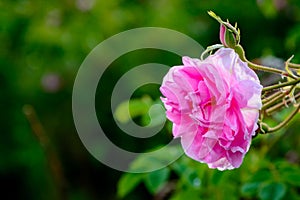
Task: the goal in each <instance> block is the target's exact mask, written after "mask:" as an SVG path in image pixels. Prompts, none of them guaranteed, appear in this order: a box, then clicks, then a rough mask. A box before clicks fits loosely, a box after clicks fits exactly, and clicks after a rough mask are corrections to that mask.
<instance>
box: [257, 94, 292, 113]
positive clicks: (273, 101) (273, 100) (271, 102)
mask: <svg viewBox="0 0 300 200" xmlns="http://www.w3.org/2000/svg"><path fill="white" fill-rule="evenodd" d="M285 95H286V93H285V92H281V91H279V93H277V95H276V96H273V98H268V99H269V100H268V101H266V102H265V103H264V102H263V106H262V108H261V110H265V109H266V108H268V107H270V106H272V105H273V104H274V103H275V102H276V101H278V100H279V99H281V98H283V97H284V96H285Z"/></svg>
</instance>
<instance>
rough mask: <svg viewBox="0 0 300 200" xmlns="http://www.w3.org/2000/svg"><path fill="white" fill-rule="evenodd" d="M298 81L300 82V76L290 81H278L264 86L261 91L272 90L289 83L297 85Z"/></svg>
mask: <svg viewBox="0 0 300 200" xmlns="http://www.w3.org/2000/svg"><path fill="white" fill-rule="evenodd" d="M299 82H300V78H298V79H296V80H292V81H288V82H284V83H279V84H275V85H271V86H267V87H264V88H263V89H262V91H263V92H265V91H268V90H274V89H278V88H282V87H285V86H289V85H297V84H298V83H299Z"/></svg>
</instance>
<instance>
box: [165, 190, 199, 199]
mask: <svg viewBox="0 0 300 200" xmlns="http://www.w3.org/2000/svg"><path fill="white" fill-rule="evenodd" d="M188 199H191V200H201V199H202V198H200V192H199V190H194V189H191V188H188V189H186V190H181V191H178V192H177V193H175V194H174V195H173V196H172V197H171V198H170V200H188Z"/></svg>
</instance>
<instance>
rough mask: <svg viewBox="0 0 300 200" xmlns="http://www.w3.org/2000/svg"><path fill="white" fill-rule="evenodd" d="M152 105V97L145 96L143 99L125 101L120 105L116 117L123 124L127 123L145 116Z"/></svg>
mask: <svg viewBox="0 0 300 200" xmlns="http://www.w3.org/2000/svg"><path fill="white" fill-rule="evenodd" d="M151 104H152V100H151V99H150V97H148V96H145V97H143V98H141V99H132V100H130V101H124V102H122V103H121V104H120V105H118V107H117V109H116V111H115V113H114V116H115V118H116V119H117V120H118V121H119V122H121V123H127V122H128V121H129V120H131V119H132V118H135V117H137V116H141V115H145V114H146V113H148V110H149V108H150V106H151Z"/></svg>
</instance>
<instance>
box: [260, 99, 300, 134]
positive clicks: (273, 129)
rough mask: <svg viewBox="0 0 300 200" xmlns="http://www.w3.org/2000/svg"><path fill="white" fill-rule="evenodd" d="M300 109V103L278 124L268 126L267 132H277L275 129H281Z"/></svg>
mask: <svg viewBox="0 0 300 200" xmlns="http://www.w3.org/2000/svg"><path fill="white" fill-rule="evenodd" d="M299 109H300V104H299V105H298V106H297V108H296V109H295V110H294V111H293V112H292V113H291V114H290V115H289V116H288V117H287V118H286V119H285V120H283V121H282V122H281V123H279V124H278V125H277V126H275V127H269V126H266V127H267V131H266V132H268V133H271V132H275V131H277V130H279V129H281V128H282V127H284V126H286V125H287V124H288V123H289V122H290V121H291V119H292V118H293V117H294V116H295V115H296V114H297V113H298V112H299Z"/></svg>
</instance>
